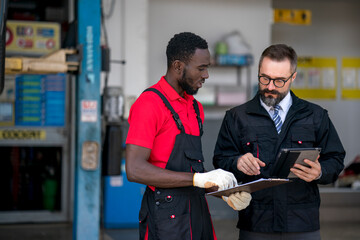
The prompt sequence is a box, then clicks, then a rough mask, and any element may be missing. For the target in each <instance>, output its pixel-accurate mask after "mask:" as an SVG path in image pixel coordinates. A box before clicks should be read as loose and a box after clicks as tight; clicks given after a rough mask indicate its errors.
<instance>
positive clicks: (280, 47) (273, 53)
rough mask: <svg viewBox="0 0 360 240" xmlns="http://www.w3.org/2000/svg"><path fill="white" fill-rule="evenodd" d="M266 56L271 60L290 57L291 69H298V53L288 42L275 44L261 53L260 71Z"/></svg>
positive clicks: (293, 70)
mask: <svg viewBox="0 0 360 240" xmlns="http://www.w3.org/2000/svg"><path fill="white" fill-rule="evenodd" d="M265 57H268V58H270V59H271V60H275V61H282V60H285V59H288V60H289V61H290V70H291V71H292V72H295V71H296V66H297V54H296V52H295V50H294V49H293V48H292V47H290V46H288V45H286V44H274V45H271V46H269V47H267V48H266V49H265V50H264V51H263V53H262V54H261V57H260V61H259V71H260V67H261V64H262V61H263V59H264V58H265Z"/></svg>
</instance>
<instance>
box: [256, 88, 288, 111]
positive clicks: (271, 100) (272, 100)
mask: <svg viewBox="0 0 360 240" xmlns="http://www.w3.org/2000/svg"><path fill="white" fill-rule="evenodd" d="M288 92H289V91H286V92H283V93H280V92H278V91H276V90H271V91H270V90H268V89H266V88H265V89H263V90H260V86H259V94H260V98H261V100H262V101H263V102H264V103H265V105H267V106H268V107H275V106H276V105H277V104H279V103H280V102H281V100H283V99H284V98H285V97H286V95H287V94H288ZM265 93H271V94H274V95H277V97H273V96H268V97H266V96H265Z"/></svg>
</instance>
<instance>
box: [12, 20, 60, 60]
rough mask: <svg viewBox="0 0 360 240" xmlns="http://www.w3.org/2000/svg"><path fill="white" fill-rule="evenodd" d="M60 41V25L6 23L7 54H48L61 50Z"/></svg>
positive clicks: (20, 22) (22, 22) (52, 23)
mask: <svg viewBox="0 0 360 240" xmlns="http://www.w3.org/2000/svg"><path fill="white" fill-rule="evenodd" d="M60 40H61V39H60V24H59V23H54V22H32V21H14V20H9V21H7V23H6V53H16V54H17V53H20V54H24V53H31V54H37V55H43V54H48V53H51V52H53V51H55V50H58V49H60V44H61V42H60ZM8 64H9V63H8ZM14 64H16V63H14Z"/></svg>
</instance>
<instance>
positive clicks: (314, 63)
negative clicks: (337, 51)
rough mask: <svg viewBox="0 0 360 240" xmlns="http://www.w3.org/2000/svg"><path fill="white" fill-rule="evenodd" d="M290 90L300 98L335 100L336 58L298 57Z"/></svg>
mask: <svg viewBox="0 0 360 240" xmlns="http://www.w3.org/2000/svg"><path fill="white" fill-rule="evenodd" d="M291 89H292V90H293V91H294V93H295V94H296V95H297V96H298V97H301V98H313V99H336V89H337V73H336V58H321V57H299V58H298V68H297V75H296V79H295V81H294V82H293V83H292V88H291Z"/></svg>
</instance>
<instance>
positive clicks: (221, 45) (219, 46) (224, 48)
mask: <svg viewBox="0 0 360 240" xmlns="http://www.w3.org/2000/svg"><path fill="white" fill-rule="evenodd" d="M215 53H216V54H217V55H223V54H227V53H228V45H227V44H226V43H225V42H217V43H216V46H215Z"/></svg>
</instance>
